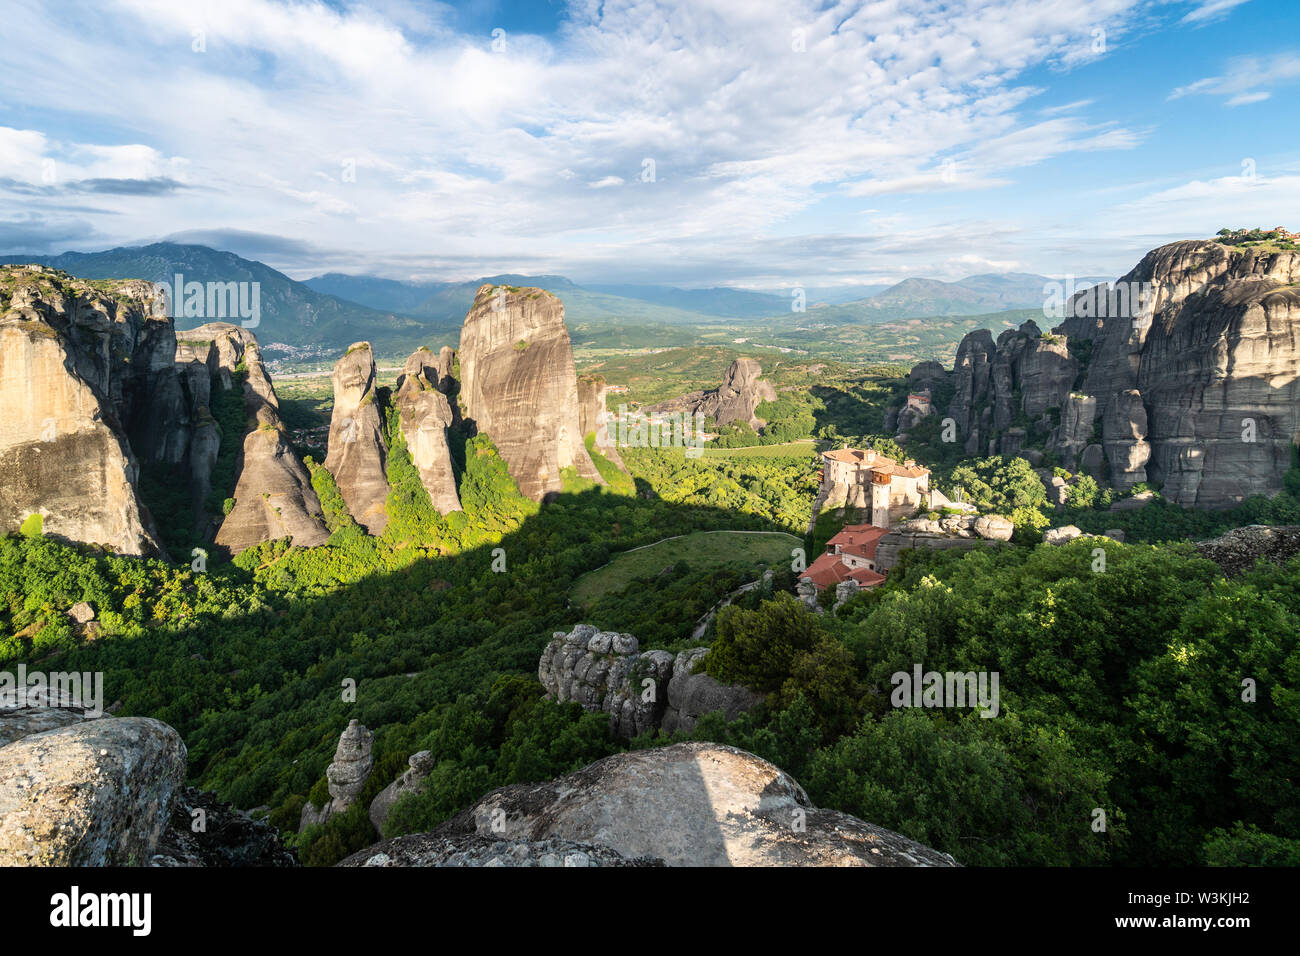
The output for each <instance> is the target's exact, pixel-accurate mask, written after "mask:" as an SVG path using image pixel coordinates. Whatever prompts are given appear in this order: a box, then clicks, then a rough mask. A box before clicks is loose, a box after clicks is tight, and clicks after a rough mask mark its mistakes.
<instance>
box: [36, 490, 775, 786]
mask: <svg viewBox="0 0 1300 956" xmlns="http://www.w3.org/2000/svg"><path fill="white" fill-rule="evenodd" d="M699 530H753V531H783V532H787V533H788V529H785V528H781V527H778V526H776V525H774V524H773V523H771V522H768V521H765V520H763V519H761V518H759V517H757V516H753V515H744V514H735V513H732V512H730V511H727V510H725V509H719V508H712V507H704V506H696V505H681V504H672V503H668V502H665V501H663V500H662V499H658V498H655V499H644V498H640V497H637V498H631V497H624V496H616V495H611V494H608V493H602V492H600V491H586V492H582V493H578V494H561V495H559V496H557V498H556V500H555V501H554V502H552V503H550V504H547V505H545V506H544V507H542V508H541V509H540V511H539V512H538V513H537V514H534V515H531V516H529V517H527V518H526V519H525V520H524V521H523V523H522V525H520V526H519V527H518V528H517V529H515V530H513V531H510V532H509V533H506V534H504V535H503V536H502V537H501V539H500V541H499V542H494V543H488V544H483V545H481V546H478V547H475V548H473V549H471V550H468V551H466V552H463V553H460V554H455V555H444V556H436V557H428V556H422V557H420V558H418V559H416V560H413V561H410V562H409V563H406V564H404V565H403V566H399V567H386V568H377V569H375V570H373V571H370V572H368V573H364V574H360V575H359V576H358V577H357V578H356V580H354V581H352V582H351V583H348V584H345V585H342V586H339V587H337V588H336V589H334V590H330V591H327V592H324V593H310V592H311V591H312V590H313V589H319V587H320V584H321V581H322V579H323V578H324V577H325V576H327V575H328V574H329V573H337V572H338V571H339V570H340V569H345V568H346V567H347V566H348V562H349V561H351V560H353V558H354V557H355V556H353V555H349V554H347V553H345V552H344V551H342V550H340V549H336V548H332V547H330V546H325V547H322V548H317V549H311V550H309V551H300V550H294V549H291V550H290V551H289V552H287V553H286V554H284V555H281V556H280V557H279V558H275V559H270V560H268V562H267V564H266V565H265V566H264V567H262V568H261V569H260V570H259V572H258V573H259V575H260V576H262V577H264V578H265V579H266V580H267V581H268V582H270V583H271V584H272V585H273V586H275V587H276V588H277V589H278V590H277V591H275V592H272V593H263V592H262V591H261V589H260V588H259V587H258V586H256V585H255V584H254V582H253V577H252V575H251V574H249V573H247V572H245V571H242V570H240V569H239V568H237V567H235V566H233V565H229V564H220V565H214V566H213V567H212V568H211V570H210V571H209V572H208V574H209V575H210V580H208V581H206V582H202V581H195V582H194V583H192V584H190V585H188V586H187V588H186V591H187V592H188V594H189V596H190V597H191V598H192V599H193V600H194V601H196V602H197V603H199V604H200V611H201V613H200V615H199V616H198V617H197V618H196V619H195V620H193V622H192V624H191V625H190V626H186V627H183V628H166V629H164V628H163V626H161V625H159V626H156V627H150V628H148V629H146V632H145V633H144V634H142V635H140V636H135V637H124V636H108V637H104V638H102V639H100V640H98V641H95V642H93V643H89V644H84V645H82V646H79V647H77V648H76V649H74V650H70V651H68V652H67V653H66V654H64V655H62V659H61V661H60V663H59V667H60V668H66V669H70V670H72V669H75V670H81V671H103V672H104V684H105V699H106V701H120V702H121V706H120V708H118V713H120V714H122V715H126V714H134V715H146V716H151V717H156V718H158V719H160V720H163V721H165V722H167V723H169V724H171V725H172V726H174V727H176V728H177V730H178V731H180V733H181V735H182V737H183V738H184V739H185V741H186V743H187V745H188V747H189V759H190V776H191V779H192V780H194V781H195V782H197V783H199V784H201V785H203V786H205V787H208V788H211V789H215V790H216V791H217V792H218V793H219V794H220V795H221V796H222V797H223V798H224V799H227V800H230V801H231V802H233V803H235V804H236V805H237V806H240V807H242V808H250V807H256V806H271V807H274V806H276V805H280V804H283V802H284V800H285V798H286V795H293V794H297V795H300V796H303V797H305V796H306V795H307V794H308V792H309V791H310V790H311V788H312V787H313V786H314V785H316V784H317V782H318V781H319V780H320V778H321V776H322V774H323V773H324V770H325V766H326V764H327V763H328V762H329V761H330V759H331V758H332V756H333V751H334V747H335V744H336V743H337V740H338V735H339V733H340V732H341V731H342V730H343V728H344V727H346V726H347V723H348V721H349V720H351V719H354V718H355V719H357V720H360V721H361V723H363V724H364V725H366V726H367V727H369V728H371V729H372V730H374V731H376V738H375V767H376V771H375V772H376V773H377V774H378V773H381V772H383V773H386V774H388V776H387V779H385V780H384V781H383V782H384V783H385V784H386V783H388V782H389V781H391V779H392V776H393V774H392V772H391V771H392V769H393V767H395V766H396V767H403V768H404V764H405V759H406V757H407V756H409V755H410V754H411V753H412V752H414V751H415V750H417V749H421V748H420V746H419V745H420V744H421V742H422V741H424V740H425V738H426V737H427V736H428V735H429V734H430V733H431V732H437V733H450V734H453V736H454V735H457V734H459V735H461V737H463V739H453V740H450V741H443V743H445V744H446V745H447V750H448V752H457V748H458V747H459V748H460V749H461V750H462V751H465V752H466V753H471V756H467V757H464V758H463V759H462V758H459V757H458V758H457V759H458V760H459V761H460V765H461V766H463V767H465V768H469V769H472V768H473V767H474V766H475V761H476V760H477V759H478V758H477V757H475V756H473V755H472V752H473V751H474V750H475V748H477V749H478V750H482V751H484V754H485V755H484V756H483V758H482V760H483V761H485V762H487V761H488V760H489V758H488V756H487V755H486V754H487V752H488V751H490V750H491V746H492V744H493V741H491V740H490V739H488V737H485V736H484V735H485V734H489V731H487V730H485V729H484V728H483V727H482V726H479V727H477V728H476V727H474V726H468V727H465V728H463V729H457V730H448V729H447V728H446V727H445V726H444V727H442V729H441V730H439V726H440V725H439V720H441V719H442V718H443V717H445V715H446V714H447V713H450V712H452V711H453V710H455V708H456V707H457V705H458V704H460V703H463V702H465V701H467V700H469V701H479V702H480V703H479V704H474V705H473V706H472V707H470V708H469V709H470V710H474V709H475V708H481V701H483V700H485V699H487V698H488V697H489V696H490V695H491V694H492V693H493V692H494V690H496V689H499V688H500V686H501V684H502V680H503V679H504V680H506V681H507V682H508V681H509V680H510V679H512V678H513V679H515V680H525V681H527V680H533V681H535V678H536V674H537V666H538V660H539V657H540V655H541V652H542V650H543V648H544V647H545V645H546V643H547V642H548V641H549V640H550V639H551V637H552V635H553V634H554V633H555V632H556V631H567V630H570V629H571V628H572V627H573V625H575V624H577V623H580V622H582V621H583V620H584V615H583V612H582V611H581V610H580V609H578V608H575V607H573V606H571V605H570V603H569V600H568V595H569V591H570V589H571V588H572V586H573V584H574V582H575V581H576V580H577V579H578V578H579V577H580V576H581V575H582V574H584V573H586V572H587V571H590V570H592V569H595V568H597V567H600V566H601V565H604V564H606V563H607V562H608V561H609V560H610V559H611V558H612V557H613V556H615V555H617V554H618V553H619V552H621V551H625V550H628V549H631V548H634V547H639V546H642V545H646V544H650V543H653V542H655V541H659V540H661V539H662V538H665V537H669V536H673V535H679V534H685V533H689V532H692V531H699ZM393 556H394V558H395V559H396V560H401V559H402V552H401V551H396V552H393ZM685 557H686V560H687V561H689V555H686V556H685ZM494 566H495V568H496V570H494ZM636 586H637V585H636V582H634V584H633V590H632V593H631V594H630V595H628V594H625V595H624V598H625V603H630V604H631V605H632V606H637V605H638V603H639V601H640V599H639V598H638V597H637V595H636V592H635V587H636ZM231 595H238V596H240V597H244V598H247V597H250V596H253V597H256V598H257V601H256V602H255V605H256V606H255V607H254V608H253V609H251V610H247V609H239V608H237V607H234V606H232V605H230V604H225V606H223V602H226V601H229V600H230V597H231ZM720 596H721V595H720V594H719V595H713V594H706V595H701V601H702V603H703V604H704V605H705V606H709V605H712V604H713V603H714V601H715V600H716V599H717V598H718V597H720ZM658 597H659V595H658V594H657V592H656V590H655V588H654V582H653V581H649V582H648V583H647V589H646V593H645V595H644V613H645V615H646V618H647V619H651V618H653V617H656V616H662V614H663V613H665V609H664V608H662V607H661V606H660V603H659V601H658ZM129 599H130V598H129V596H127V597H124V596H123V595H118V596H116V597H115V598H114V601H115V606H120V602H122V601H123V600H129ZM101 617H102V615H101ZM691 618H692V620H693V615H691ZM684 619H685V618H684ZM620 630H629V631H631V632H632V633H634V634H635V629H634V628H620ZM350 686H355V699H347V698H348V688H349V687H350ZM529 686H532V687H533V689H532V690H531V691H529V692H528V693H529V694H530V695H531V697H532V699H534V700H535V699H536V697H537V696H539V695H540V693H541V691H540V685H535V684H534V685H529ZM466 719H467V720H470V719H471V718H470V717H467V718H466ZM471 722H472V721H471ZM444 723H445V721H444ZM489 736H490V734H489ZM622 746H623V745H621V744H615V743H611V744H610V745H609V749H610V750H613V749H622ZM607 752H608V751H607ZM585 762H587V761H585V760H583V761H581V762H580V763H579V765H581V763H585ZM381 768H382V769H381ZM568 769H576V767H569V768H568ZM552 775H553V774H547V775H546V778H549V776H552ZM472 778H473V774H472V773H471V774H468V775H467V779H466V787H471V784H470V782H469V781H470V779H472ZM536 779H541V778H536ZM486 789H490V787H485V788H484V791H485V790H486ZM482 795H483V792H472V789H470V790H467V791H466V792H465V793H464V801H465V804H466V805H468V803H470V802H472V801H473V800H475V799H477V798H479V797H480V796H482ZM701 801H702V804H701V806H703V804H704V803H707V793H703V792H702V793H701Z"/></svg>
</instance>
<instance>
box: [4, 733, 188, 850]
mask: <svg viewBox="0 0 1300 956" xmlns="http://www.w3.org/2000/svg"><path fill="white" fill-rule="evenodd" d="M184 780H185V744H184V743H182V742H181V738H180V735H179V734H177V733H176V731H175V730H173V729H172V728H171V727H168V726H167V725H166V724H164V723H161V722H160V721H157V720H152V719H149V718H147V717H121V718H110V719H106V720H84V721H83V720H75V721H73V722H70V723H68V724H66V725H65V726H62V727H58V728H56V729H53V730H47V731H44V732H41V733H35V734H30V735H28V736H24V737H22V738H21V739H18V740H16V741H14V742H12V743H9V744H7V745H6V746H3V747H0V865H4V866H122V865H144V864H147V863H148V862H149V860H150V858H151V857H152V855H153V853H154V850H155V849H156V847H157V846H158V843H159V840H160V839H161V837H162V834H163V831H164V830H165V829H166V827H167V824H168V821H169V820H170V818H171V811H172V804H173V799H174V797H175V795H176V793H177V791H178V790H179V789H180V787H181V786H182V785H183V783H184Z"/></svg>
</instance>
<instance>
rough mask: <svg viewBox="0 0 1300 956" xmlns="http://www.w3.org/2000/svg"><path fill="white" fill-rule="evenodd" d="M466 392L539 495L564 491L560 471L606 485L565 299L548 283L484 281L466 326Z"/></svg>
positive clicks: (516, 470) (480, 423)
mask: <svg viewBox="0 0 1300 956" xmlns="http://www.w3.org/2000/svg"><path fill="white" fill-rule="evenodd" d="M459 354H460V385H461V390H460V398H461V401H462V402H463V403H464V405H465V411H466V415H467V417H468V418H470V419H472V420H473V422H474V424H475V427H476V428H477V429H478V430H479V431H480V432H486V433H487V434H488V436H490V437H491V439H492V441H493V442H494V443H495V444H496V446H497V449H498V450H499V451H500V453H501V457H502V459H504V460H505V463H506V466H507V467H508V468H509V469H510V475H511V477H512V478H514V480H515V482H516V484H518V485H519V490H520V491H521V492H522V493H523V494H524V495H526V496H528V497H529V498H532V499H533V500H534V501H540V500H542V499H543V498H545V497H546V496H547V495H548V494H553V493H557V492H559V491H560V490H561V485H562V482H561V478H560V472H561V470H562V469H565V468H570V467H571V468H574V469H575V470H576V471H577V474H578V475H579V476H580V477H583V478H588V479H591V480H593V481H596V482H599V483H601V484H603V483H604V482H603V480H602V479H601V477H600V474H599V473H598V472H597V471H596V466H595V465H594V464H592V461H591V456H590V455H588V454H587V448H586V446H585V445H584V443H583V432H582V422H581V417H580V412H579V404H578V385H577V376H576V374H575V371H574V366H573V350H572V348H571V346H570V344H569V332H568V330H567V329H566V328H565V326H564V306H563V305H562V304H561V303H560V300H559V299H557V298H556V297H555V296H553V295H551V294H550V293H549V292H545V291H543V290H541V289H515V288H513V287H510V288H507V287H505V286H497V287H493V286H491V285H484V286H481V287H480V288H479V290H478V294H477V295H476V296H475V299H474V305H473V307H472V308H471V309H470V311H469V314H468V315H467V316H466V317H465V325H464V327H463V328H462V329H461V333H460V353H459Z"/></svg>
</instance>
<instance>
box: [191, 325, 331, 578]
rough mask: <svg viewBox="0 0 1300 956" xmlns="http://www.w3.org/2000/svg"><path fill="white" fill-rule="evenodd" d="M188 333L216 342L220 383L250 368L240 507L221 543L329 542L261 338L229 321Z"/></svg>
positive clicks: (234, 546)
mask: <svg viewBox="0 0 1300 956" xmlns="http://www.w3.org/2000/svg"><path fill="white" fill-rule="evenodd" d="M185 335H186V338H187V339H192V340H194V341H197V342H202V341H208V342H210V343H211V347H210V349H209V350H208V356H209V358H208V360H209V361H213V362H215V363H216V369H217V378H218V381H219V382H221V383H222V386H221V387H223V388H224V387H232V388H233V387H235V386H236V384H237V382H238V376H237V374H236V370H237V369H238V368H239V366H240V364H241V363H242V364H243V366H244V367H245V368H246V369H247V378H246V379H245V381H244V383H243V386H242V387H243V392H244V409H245V412H246V414H247V416H248V421H249V423H250V428H249V430H248V432H247V433H246V434H245V435H244V444H243V448H242V449H241V450H240V452H239V457H238V459H237V461H236V463H235V470H236V474H237V475H238V476H239V478H238V480H237V482H236V485H235V494H234V498H235V507H234V508H233V509H232V510H231V512H230V514H228V515H226V517H225V520H224V521H223V522H222V523H221V528H220V529H219V530H218V531H217V536H216V543H217V544H219V545H221V546H223V547H226V548H228V549H230V551H232V552H235V553H238V552H240V551H243V550H244V549H245V548H249V547H252V546H253V545H255V544H260V543H261V542H263V541H270V540H274V539H276V538H284V537H290V538H292V539H293V543H294V544H296V545H300V546H303V547H311V546H314V545H318V544H324V543H325V540H326V539H327V538H328V537H329V533H328V532H327V531H326V530H325V519H324V517H323V515H322V513H321V507H320V500H319V499H318V498H317V497H316V492H315V491H314V490H312V486H311V476H310V475H308V474H307V469H306V468H305V467H303V464H302V462H300V461H299V460H298V456H297V455H296V454H294V451H293V447H292V445H291V444H290V441H289V434H288V431H287V430H286V429H285V427H284V424H283V423H282V422H281V421H280V402H279V399H277V398H276V395H275V389H274V387H272V385H271V378H270V376H269V375H268V374H267V372H266V367H265V366H264V365H263V364H262V356H261V352H260V351H259V349H258V347H257V340H256V339H255V338H254V337H253V334H252V333H251V332H249V331H248V330H247V329H244V328H241V327H239V326H237V325H228V324H226V323H224V322H213V323H210V324H208V325H204V326H200V327H199V328H197V329H192V330H190V331H188V332H186V333H185ZM213 356H215V357H213ZM225 383H230V384H229V386H227V385H226V384H225Z"/></svg>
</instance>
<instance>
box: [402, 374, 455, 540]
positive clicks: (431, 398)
mask: <svg viewBox="0 0 1300 956" xmlns="http://www.w3.org/2000/svg"><path fill="white" fill-rule="evenodd" d="M444 351H445V350H444ZM440 377H441V372H440V370H439V367H438V362H437V360H436V359H434V357H433V353H432V352H429V351H428V350H427V349H420V350H419V351H417V352H415V353H414V354H413V355H411V357H410V358H408V359H407V360H406V366H405V367H404V368H403V369H402V374H401V376H400V377H399V378H398V380H397V392H396V394H395V395H394V396H393V405H394V407H395V408H396V409H397V413H398V415H400V416H401V419H400V420H401V428H402V438H403V439H404V440H405V441H406V450H407V451H408V452H409V453H410V455H411V463H412V464H413V465H415V468H416V470H417V471H419V473H420V483H421V484H423V485H424V490H425V491H427V492H428V493H429V500H430V501H431V502H432V504H433V506H434V507H435V508H436V509H438V512H439V514H444V515H446V514H450V513H451V512H453V511H460V510H461V507H460V496H459V495H458V494H457V492H456V474H455V471H454V470H453V468H452V463H451V449H450V448H449V446H448V445H447V429H448V427H450V425H451V424H452V420H453V418H452V411H451V405H450V404H449V403H448V401H447V396H446V395H444V394H443V393H442V391H441V390H440V389H439V388H438V386H437V384H436V383H437V382H438V381H439V380H440Z"/></svg>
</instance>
